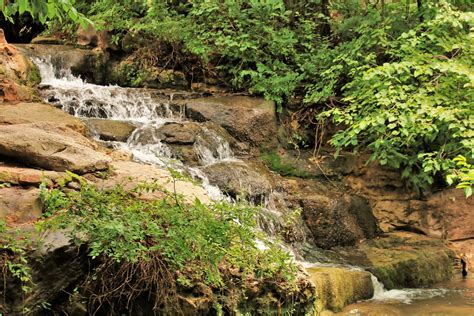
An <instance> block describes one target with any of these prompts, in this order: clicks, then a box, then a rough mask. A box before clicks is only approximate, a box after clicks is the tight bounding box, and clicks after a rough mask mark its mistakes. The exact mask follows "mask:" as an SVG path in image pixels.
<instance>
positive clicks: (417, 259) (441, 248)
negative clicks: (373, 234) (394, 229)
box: [361, 232, 454, 289]
mask: <svg viewBox="0 0 474 316" xmlns="http://www.w3.org/2000/svg"><path fill="white" fill-rule="evenodd" d="M361 250H362V252H363V253H364V254H365V256H366V258H367V259H368V261H369V264H370V268H369V270H370V271H371V272H372V273H373V274H374V275H375V276H377V278H378V279H379V280H380V281H381V282H382V283H383V284H384V285H385V287H386V288H387V289H393V288H404V287H426V286H429V285H432V284H435V283H438V282H443V281H447V280H449V279H450V278H451V277H452V276H453V268H452V262H453V258H454V253H453V251H452V250H450V249H449V248H448V247H447V245H446V244H445V243H444V242H443V241H442V240H439V239H432V238H428V237H425V236H421V235H416V234H410V233H404V232H403V233H402V232H399V233H394V234H390V235H388V236H386V237H384V238H380V239H374V240H371V241H368V242H366V243H364V244H363V245H362V246H361Z"/></svg>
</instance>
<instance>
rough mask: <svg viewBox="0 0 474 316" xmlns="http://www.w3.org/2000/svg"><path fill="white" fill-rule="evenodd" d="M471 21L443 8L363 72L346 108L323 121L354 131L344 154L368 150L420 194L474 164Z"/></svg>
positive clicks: (340, 142) (344, 142)
mask: <svg viewBox="0 0 474 316" xmlns="http://www.w3.org/2000/svg"><path fill="white" fill-rule="evenodd" d="M473 26H474V23H473V15H472V13H461V12H458V11H454V10H452V9H451V8H450V7H449V6H448V5H446V4H444V5H442V7H440V9H439V12H438V14H437V15H436V17H434V18H433V19H432V20H428V21H426V22H425V23H422V24H420V25H419V26H418V27H416V28H415V29H413V30H410V31H408V32H405V33H403V34H401V35H400V36H399V37H398V39H396V40H394V41H392V42H391V43H390V47H389V51H388V52H387V53H388V55H389V56H390V59H391V60H390V61H389V62H385V63H384V64H382V65H380V66H376V67H370V68H367V67H365V66H362V67H358V69H357V73H356V75H355V77H354V79H353V80H352V81H351V82H349V83H348V84H346V85H345V87H344V95H345V99H344V101H345V102H346V103H347V104H348V106H347V107H345V108H334V109H331V110H330V111H328V112H325V113H323V114H322V116H323V117H325V116H328V115H329V116H331V117H332V118H333V119H334V121H335V122H336V123H339V124H344V126H346V127H347V128H345V129H344V130H342V131H340V132H339V133H337V134H336V135H335V136H334V137H333V138H332V140H331V142H332V144H333V145H334V146H336V147H337V148H338V149H342V148H344V147H352V148H355V149H356V150H357V149H365V148H369V149H370V150H371V151H372V156H371V159H372V160H377V161H379V162H380V164H382V165H388V166H390V167H393V168H401V169H402V170H403V172H402V177H403V178H405V179H406V180H407V181H408V183H409V185H411V186H412V187H413V188H415V189H425V188H427V187H428V186H429V185H431V184H432V183H433V181H434V178H435V176H437V175H446V174H447V173H448V172H449V171H450V170H451V169H453V168H455V167H456V166H455V164H454V163H453V161H452V159H453V158H454V157H456V156H457V155H463V156H465V157H466V158H467V159H468V161H471V160H472V159H473V158H474V151H473V150H474V138H473V136H474V134H473V126H474V116H473V114H474V113H473V103H472V100H474V93H473V91H474V90H473V85H474V76H473V73H472V66H473V63H472V54H473V53H474V52H473V45H472V44H473V41H472V38H473V37H472V36H473V33H472V28H473Z"/></svg>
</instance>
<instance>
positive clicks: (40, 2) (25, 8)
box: [0, 0, 90, 27]
mask: <svg viewBox="0 0 474 316" xmlns="http://www.w3.org/2000/svg"><path fill="white" fill-rule="evenodd" d="M74 3H75V0H47V1H45V0H13V1H3V0H2V1H0V12H1V13H2V14H3V16H4V17H5V18H6V19H7V20H9V21H10V22H12V23H13V22H14V21H13V18H12V17H13V16H14V15H15V14H17V13H18V14H20V15H21V14H24V13H29V14H30V15H31V16H32V17H33V18H35V19H37V20H38V21H40V22H41V23H46V22H47V21H48V20H54V19H59V20H60V21H63V20H67V19H70V20H72V21H73V22H76V23H80V24H82V25H83V26H84V27H87V25H88V24H89V23H90V21H89V20H88V19H87V18H86V17H85V16H84V15H83V14H81V13H79V12H78V11H77V10H76V8H74Z"/></svg>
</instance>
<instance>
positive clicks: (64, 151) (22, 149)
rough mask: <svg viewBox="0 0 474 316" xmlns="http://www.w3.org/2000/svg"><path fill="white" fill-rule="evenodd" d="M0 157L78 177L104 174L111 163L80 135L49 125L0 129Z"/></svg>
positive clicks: (9, 126)
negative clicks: (68, 172)
mask: <svg viewBox="0 0 474 316" xmlns="http://www.w3.org/2000/svg"><path fill="white" fill-rule="evenodd" d="M0 155H3V156H7V157H11V158H13V159H16V160H18V161H22V162H25V163H27V164H30V165H33V166H35V167H40V168H44V169H47V170H54V171H65V170H69V171H72V172H76V173H79V174H83V173H87V172H94V171H97V170H104V169H106V168H108V165H109V162H110V158H108V157H107V156H105V155H104V154H102V153H100V152H98V151H96V150H94V149H93V145H92V143H90V142H89V140H87V139H86V138H85V137H84V136H82V135H81V134H79V133H76V132H74V131H72V130H70V129H68V128H63V129H60V128H56V127H54V126H51V125H49V124H48V123H43V124H16V125H7V126H0Z"/></svg>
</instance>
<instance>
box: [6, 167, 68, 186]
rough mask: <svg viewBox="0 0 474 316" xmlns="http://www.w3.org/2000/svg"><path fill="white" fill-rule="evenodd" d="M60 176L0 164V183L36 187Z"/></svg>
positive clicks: (51, 172) (50, 172) (49, 172)
mask: <svg viewBox="0 0 474 316" xmlns="http://www.w3.org/2000/svg"><path fill="white" fill-rule="evenodd" d="M60 177H61V174H60V173H58V172H54V171H43V170H38V169H31V168H24V167H18V166H14V165H9V164H1V163H0V183H2V182H3V183H11V184H20V185H38V184H40V183H41V182H43V181H46V182H51V181H56V180H57V179H59V178H60Z"/></svg>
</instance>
